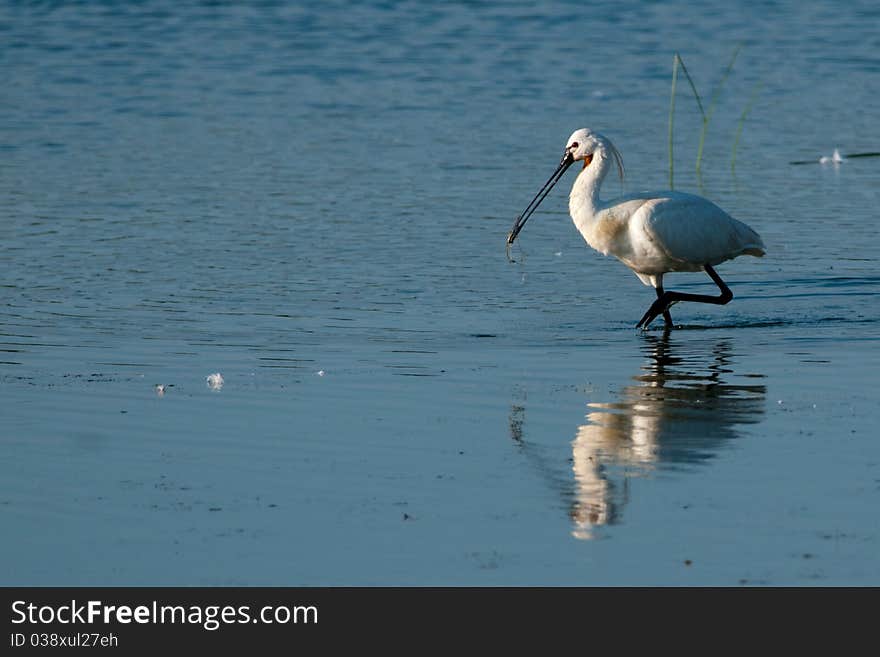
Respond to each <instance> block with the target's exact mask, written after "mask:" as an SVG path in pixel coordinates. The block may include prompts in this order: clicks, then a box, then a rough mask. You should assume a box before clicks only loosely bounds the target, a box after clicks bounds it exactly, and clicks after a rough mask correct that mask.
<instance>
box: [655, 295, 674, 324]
mask: <svg viewBox="0 0 880 657" xmlns="http://www.w3.org/2000/svg"><path fill="white" fill-rule="evenodd" d="M655 290H656V292H657V298H658V299H659V298H660V297H662V296H663V286H662V285H658V286H657V287H656V288H655ZM663 321H664V322H666V328H667V329H671V328H672V315H670V314H669V308H667V309H666V310H664V311H663Z"/></svg>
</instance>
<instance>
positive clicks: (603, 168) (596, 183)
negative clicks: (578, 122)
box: [568, 152, 610, 233]
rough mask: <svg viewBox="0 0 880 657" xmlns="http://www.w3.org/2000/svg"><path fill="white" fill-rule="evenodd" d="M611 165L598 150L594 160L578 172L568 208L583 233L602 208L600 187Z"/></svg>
mask: <svg viewBox="0 0 880 657" xmlns="http://www.w3.org/2000/svg"><path fill="white" fill-rule="evenodd" d="M609 166H610V162H609V159H608V158H607V157H606V156H605V154H604V153H601V152H597V153H596V156H595V157H594V158H593V161H592V162H591V163H590V164H589V165H587V166H586V167H584V170H583V171H581V172H580V174H578V177H577V180H575V181H574V185H573V186H572V188H571V194H569V197H568V209H569V212H570V213H571V217H572V219H573V220H574V223H575V225H576V226H577V227H578V230H580V231H581V232H582V233H583V228H584V227H585V225H586V224H588V223H591V222H592V221H593V220H594V219H595V218H596V215H597V214H598V213H599V211H600V210H601V209H602V202H601V201H600V200H599V187H601V185H602V181H603V180H604V179H605V175H606V174H607V173H608V168H609Z"/></svg>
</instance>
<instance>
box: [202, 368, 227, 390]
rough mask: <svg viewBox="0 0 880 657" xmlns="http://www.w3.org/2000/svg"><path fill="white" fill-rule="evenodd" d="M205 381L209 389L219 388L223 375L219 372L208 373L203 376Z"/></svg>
mask: <svg viewBox="0 0 880 657" xmlns="http://www.w3.org/2000/svg"><path fill="white" fill-rule="evenodd" d="M205 381H207V383H208V387H209V388H210V389H211V390H220V388H222V387H223V375H222V374H220V372H215V373H214V374H209V375H208V376H206V377H205Z"/></svg>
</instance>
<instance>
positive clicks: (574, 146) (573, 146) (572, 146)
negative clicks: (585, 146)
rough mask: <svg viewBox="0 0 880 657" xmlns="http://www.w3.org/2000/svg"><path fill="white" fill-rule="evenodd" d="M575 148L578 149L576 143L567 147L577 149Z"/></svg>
mask: <svg viewBox="0 0 880 657" xmlns="http://www.w3.org/2000/svg"><path fill="white" fill-rule="evenodd" d="M577 147H578V143H577V142H572V144H571V146H569V148H577Z"/></svg>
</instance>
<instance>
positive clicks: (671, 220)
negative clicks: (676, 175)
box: [640, 193, 764, 266]
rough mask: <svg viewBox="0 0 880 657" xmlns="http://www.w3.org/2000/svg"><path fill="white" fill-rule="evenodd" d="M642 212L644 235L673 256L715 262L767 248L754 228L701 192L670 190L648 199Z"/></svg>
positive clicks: (699, 262) (684, 260)
mask: <svg viewBox="0 0 880 657" xmlns="http://www.w3.org/2000/svg"><path fill="white" fill-rule="evenodd" d="M640 213H642V217H641V219H642V222H641V224H642V227H643V229H644V231H645V236H646V237H647V238H648V239H649V240H650V241H651V242H652V243H653V244H654V246H655V247H657V248H659V249H661V250H662V251H663V252H664V253H665V255H666V256H667V257H668V258H670V259H671V260H675V261H678V262H682V263H688V264H691V265H700V266H702V265H705V264H709V265H716V264H718V263H720V262H724V261H725V260H729V259H731V258H735V257H736V256H738V255H742V254H743V253H746V252H749V253H753V255H760V254H763V251H764V244H763V242H762V241H761V238H760V236H759V235H758V234H757V233H756V232H755V231H754V230H752V229H751V228H749V227H748V226H747V225H746V224H744V223H742V222H741V221H737V220H736V219H734V218H733V217H731V216H730V215H729V214H727V213H726V212H725V211H724V210H722V209H721V208H719V207H718V206H717V205H715V204H714V203H712V202H711V201H709V200H707V199H704V198H702V197H700V196H694V195H691V194H680V193H674V194H667V195H665V196H662V197H659V198H655V199H651V200H650V201H648V202H647V203H645V205H643V206H642V208H641V209H640Z"/></svg>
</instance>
